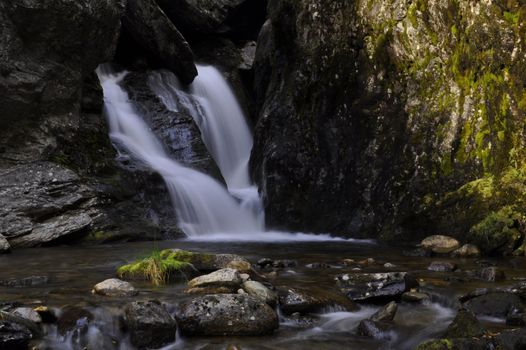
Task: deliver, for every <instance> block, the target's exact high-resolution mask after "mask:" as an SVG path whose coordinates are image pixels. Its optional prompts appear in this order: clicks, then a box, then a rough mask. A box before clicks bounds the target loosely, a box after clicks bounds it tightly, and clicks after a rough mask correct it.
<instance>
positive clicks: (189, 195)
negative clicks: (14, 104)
mask: <svg viewBox="0 0 526 350" xmlns="http://www.w3.org/2000/svg"><path fill="white" fill-rule="evenodd" d="M97 73H98V75H99V79H100V81H101V84H102V87H103V89H104V102H105V111H106V115H107V118H108V121H109V125H110V137H111V138H112V140H113V141H114V142H116V143H118V144H120V145H122V146H124V148H125V149H126V150H127V151H128V152H129V153H130V154H131V155H132V156H134V158H137V159H138V160H140V161H142V162H144V163H145V164H147V165H148V166H149V167H151V168H152V169H154V170H155V171H157V172H158V173H159V174H160V175H161V176H162V177H163V178H164V181H165V182H166V185H167V187H168V190H169V191H170V195H171V198H172V201H173V203H174V207H175V209H176V212H177V219H178V220H179V226H180V227H181V229H182V230H183V231H184V232H185V233H186V234H187V235H188V236H190V237H192V236H198V235H206V234H210V233H213V232H229V233H237V234H250V233H253V232H261V231H263V226H262V223H261V220H260V218H258V216H257V215H255V214H254V212H253V211H252V210H251V209H250V208H248V207H246V206H243V205H242V204H240V203H239V202H238V201H237V200H235V199H234V198H233V197H232V196H231V195H230V194H229V193H228V192H227V191H226V190H225V189H224V188H223V186H222V185H221V184H220V183H219V182H217V181H216V180H214V179H213V178H211V177H210V176H208V175H205V174H203V173H200V172H198V171H195V170H192V169H190V168H187V167H184V166H182V165H181V164H179V163H177V162H176V161H175V160H173V159H171V158H170V157H169V156H168V154H167V153H166V152H165V151H164V149H163V147H162V146H161V144H160V142H159V141H158V140H157V139H156V137H155V135H154V134H153V133H152V132H151V131H150V129H149V128H148V125H147V124H146V123H145V122H144V120H143V119H142V118H141V117H140V116H139V115H138V114H137V111H136V110H135V109H134V108H133V106H132V104H131V102H130V100H129V98H128V95H127V93H126V92H125V91H124V90H123V89H122V88H121V87H120V86H119V82H120V81H121V80H122V79H123V78H124V76H125V75H126V73H120V74H111V73H108V72H104V71H103V69H101V68H99V69H98V70H97Z"/></svg>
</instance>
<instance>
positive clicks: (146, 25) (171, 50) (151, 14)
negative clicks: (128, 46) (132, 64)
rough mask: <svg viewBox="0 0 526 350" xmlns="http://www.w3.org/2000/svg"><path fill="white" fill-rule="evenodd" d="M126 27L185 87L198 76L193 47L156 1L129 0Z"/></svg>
mask: <svg viewBox="0 0 526 350" xmlns="http://www.w3.org/2000/svg"><path fill="white" fill-rule="evenodd" d="M123 25H124V28H125V29H126V31H127V32H128V33H130V36H131V37H132V38H133V39H134V40H135V41H136V42H137V43H138V44H139V45H141V46H142V47H143V48H144V49H145V50H146V51H147V52H149V53H150V54H151V55H152V56H153V57H156V58H158V59H159V60H160V61H161V63H162V65H163V66H164V67H166V68H168V69H170V70H172V71H173V72H174V73H175V74H177V76H178V77H179V79H180V80H181V82H182V83H183V84H190V83H191V82H192V81H193V80H194V78H195V77H196V76H197V68H196V67H195V64H194V55H193V53H192V51H191V50H190V46H189V45H188V43H187V42H186V40H185V39H184V37H183V36H182V35H181V33H179V31H178V30H177V28H176V27H175V26H174V25H173V23H172V22H171V21H170V20H169V19H168V17H166V15H165V14H164V12H163V11H162V10H161V9H160V8H159V7H158V6H157V4H156V3H155V0H129V1H128V5H127V7H126V13H125V15H124V17H123Z"/></svg>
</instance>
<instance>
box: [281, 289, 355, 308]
mask: <svg viewBox="0 0 526 350" xmlns="http://www.w3.org/2000/svg"><path fill="white" fill-rule="evenodd" d="M278 297H279V305H280V308H281V310H282V311H283V312H284V313H285V314H293V313H296V312H299V313H301V314H306V313H315V312H319V311H320V310H322V309H323V308H325V307H330V306H334V305H339V306H341V307H343V308H345V309H346V310H348V311H356V310H358V309H359V307H358V306H357V305H356V304H355V303H354V302H352V301H351V300H349V299H348V298H346V297H345V295H343V294H341V293H338V292H336V293H334V292H332V291H330V290H326V289H318V288H309V289H308V290H306V289H300V288H278Z"/></svg>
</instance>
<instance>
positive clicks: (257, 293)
mask: <svg viewBox="0 0 526 350" xmlns="http://www.w3.org/2000/svg"><path fill="white" fill-rule="evenodd" d="M241 287H242V288H243V290H244V291H245V292H246V293H247V294H248V295H251V296H253V297H255V298H258V299H261V300H263V301H264V302H265V303H267V304H269V305H270V306H276V304H277V302H278V294H277V293H276V292H274V291H272V290H270V289H269V288H267V287H265V286H264V285H263V284H262V283H260V282H256V281H246V282H244V283H243V284H242V285H241Z"/></svg>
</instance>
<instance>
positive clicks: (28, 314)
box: [11, 307, 42, 323]
mask: <svg viewBox="0 0 526 350" xmlns="http://www.w3.org/2000/svg"><path fill="white" fill-rule="evenodd" d="M11 313H12V314H13V315H16V316H20V317H22V318H25V319H27V320H29V321H31V322H34V323H42V317H40V315H39V314H38V312H36V311H35V310H33V309H32V308H30V307H18V308H16V309H14V310H13V311H12V312H11Z"/></svg>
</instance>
